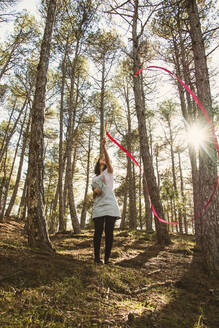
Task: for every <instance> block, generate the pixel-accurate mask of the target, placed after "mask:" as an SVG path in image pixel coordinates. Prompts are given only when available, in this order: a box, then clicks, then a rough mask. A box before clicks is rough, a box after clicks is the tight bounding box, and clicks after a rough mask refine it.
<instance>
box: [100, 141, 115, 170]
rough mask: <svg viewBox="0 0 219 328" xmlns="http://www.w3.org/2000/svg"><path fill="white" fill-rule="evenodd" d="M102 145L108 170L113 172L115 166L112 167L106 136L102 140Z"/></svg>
mask: <svg viewBox="0 0 219 328" xmlns="http://www.w3.org/2000/svg"><path fill="white" fill-rule="evenodd" d="M102 147H103V152H104V156H105V161H106V165H107V170H108V172H109V173H113V167H112V164H111V162H110V158H109V155H108V152H107V150H106V139H105V138H104V139H103V140H102Z"/></svg>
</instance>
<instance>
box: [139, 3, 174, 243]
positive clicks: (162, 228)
mask: <svg viewBox="0 0 219 328" xmlns="http://www.w3.org/2000/svg"><path fill="white" fill-rule="evenodd" d="M138 6H139V4H138V0H135V2H134V10H135V12H134V15H133V22H132V41H133V83H134V97H135V106H136V113H137V118H138V129H139V134H140V147H141V153H142V160H143V165H144V178H145V179H146V183H147V186H148V189H149V191H150V196H151V201H152V203H153V205H154V207H155V209H156V212H157V214H158V215H159V216H160V217H164V212H163V207H162V204H161V200H160V193H159V189H158V187H157V183H156V178H155V175H154V170H153V166H152V159H151V156H150V152H149V143H148V138H147V132H146V120H145V112H144V107H143V102H142V93H141V81H140V78H139V76H138V77H136V76H135V75H134V74H135V73H136V72H137V71H138V70H139V69H140V68H141V62H140V58H139V54H138V46H139V39H138V37H137V22H138V8H139V7H138ZM155 226H156V232H157V241H158V243H159V244H162V245H167V244H169V243H170V237H169V234H168V230H167V226H166V225H165V224H164V223H161V222H160V221H158V220H157V219H155Z"/></svg>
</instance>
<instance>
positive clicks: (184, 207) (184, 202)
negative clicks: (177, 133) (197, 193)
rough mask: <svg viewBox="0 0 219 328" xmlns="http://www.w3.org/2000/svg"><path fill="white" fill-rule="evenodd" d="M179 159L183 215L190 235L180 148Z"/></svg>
mask: <svg viewBox="0 0 219 328" xmlns="http://www.w3.org/2000/svg"><path fill="white" fill-rule="evenodd" d="M178 160H179V173H180V187H181V188H180V189H181V198H182V217H183V222H184V228H185V233H186V234H187V235H188V224H187V218H186V197H185V193H184V183H183V174H182V165H181V156H180V150H178Z"/></svg>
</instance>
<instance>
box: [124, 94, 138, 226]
mask: <svg viewBox="0 0 219 328" xmlns="http://www.w3.org/2000/svg"><path fill="white" fill-rule="evenodd" d="M124 92H125V99H126V105H127V111H128V115H127V123H128V131H127V151H128V152H129V153H130V154H131V153H132V148H131V111H130V104H129V93H128V88H127V90H124ZM127 161H128V163H127V175H128V191H129V229H136V226H137V209H136V201H135V183H134V176H133V174H132V162H131V159H130V158H129V157H127Z"/></svg>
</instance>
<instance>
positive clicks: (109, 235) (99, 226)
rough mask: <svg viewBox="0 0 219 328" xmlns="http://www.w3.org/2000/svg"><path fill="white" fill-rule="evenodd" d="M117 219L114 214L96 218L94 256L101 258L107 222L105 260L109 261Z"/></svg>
mask: <svg viewBox="0 0 219 328" xmlns="http://www.w3.org/2000/svg"><path fill="white" fill-rule="evenodd" d="M115 221H116V219H115V218H114V217H112V216H101V217H98V218H94V228H95V231H94V256H95V260H99V259H100V243H101V237H102V233H103V227H104V223H105V259H104V260H105V261H108V259H109V257H110V253H111V249H112V245H113V229H114V225H115Z"/></svg>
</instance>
